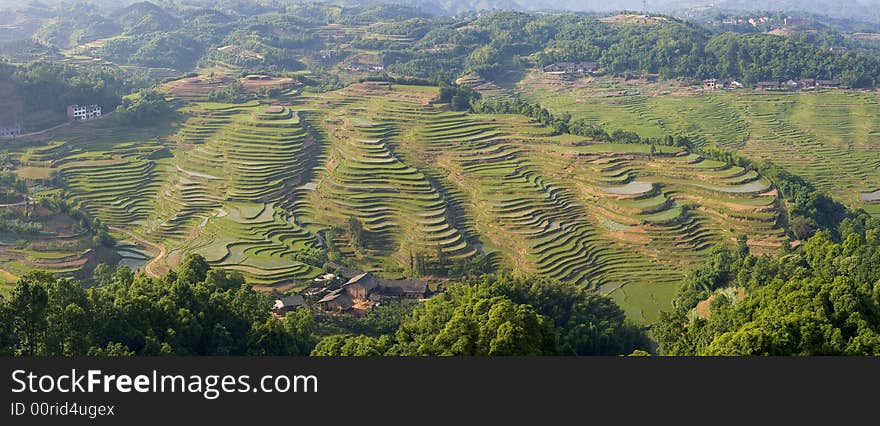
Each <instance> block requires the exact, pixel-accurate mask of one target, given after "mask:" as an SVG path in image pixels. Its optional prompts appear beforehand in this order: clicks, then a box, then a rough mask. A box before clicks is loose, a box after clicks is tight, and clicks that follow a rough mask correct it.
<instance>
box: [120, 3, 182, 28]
mask: <svg viewBox="0 0 880 426" xmlns="http://www.w3.org/2000/svg"><path fill="white" fill-rule="evenodd" d="M112 18H113V20H114V22H116V23H117V24H119V25H120V26H121V27H122V29H123V30H124V31H125V33H126V34H130V35H134V34H144V33H149V32H156V31H169V30H172V29H175V28H176V27H177V26H178V25H179V23H180V21H179V20H178V19H177V18H175V17H174V16H171V14H169V13H168V12H166V11H165V10H164V9H162V8H161V7H159V6H156V5H155V4H153V3H150V2H140V3H134V4H132V5H131V6H128V7H126V8H124V9H122V10H120V11H119V12H116V13H115V14H113V16H112Z"/></svg>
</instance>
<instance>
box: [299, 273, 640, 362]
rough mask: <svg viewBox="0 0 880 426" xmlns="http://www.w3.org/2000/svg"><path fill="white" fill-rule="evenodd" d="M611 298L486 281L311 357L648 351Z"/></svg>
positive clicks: (525, 282)
mask: <svg viewBox="0 0 880 426" xmlns="http://www.w3.org/2000/svg"><path fill="white" fill-rule="evenodd" d="M647 344H648V341H647V338H646V336H645V335H644V334H643V332H642V331H641V330H640V329H639V328H637V327H635V326H633V325H631V324H629V323H627V322H626V320H625V319H624V315H623V312H622V311H621V310H620V308H618V307H617V306H616V305H615V304H614V302H612V301H611V300H609V299H607V298H605V297H602V296H599V295H596V294H594V293H591V292H585V291H583V290H581V289H578V288H576V287H574V286H572V285H565V284H562V283H559V282H553V281H551V280H544V279H525V278H514V277H510V276H485V277H482V278H479V279H474V280H471V281H465V282H463V283H461V284H455V285H453V286H450V287H449V288H448V289H447V290H446V291H445V292H444V293H443V294H442V295H440V296H437V297H434V298H432V299H431V300H429V301H427V302H425V303H424V304H421V305H419V306H417V307H416V308H415V310H414V311H413V313H412V315H411V316H409V317H408V318H407V319H406V320H404V321H403V323H402V324H401V325H400V327H399V328H398V329H397V331H396V333H395V334H394V335H382V336H379V337H370V336H365V335H359V336H344V335H335V336H330V337H325V338H324V339H322V340H321V341H320V342H319V343H318V345H317V346H316V347H315V349H314V350H313V351H312V355H322V356H327V355H333V356H340V355H342V356H365V355H404V356H414V355H421V356H424V355H496V356H497V355H613V354H628V353H631V352H633V351H634V350H636V349H644V348H647Z"/></svg>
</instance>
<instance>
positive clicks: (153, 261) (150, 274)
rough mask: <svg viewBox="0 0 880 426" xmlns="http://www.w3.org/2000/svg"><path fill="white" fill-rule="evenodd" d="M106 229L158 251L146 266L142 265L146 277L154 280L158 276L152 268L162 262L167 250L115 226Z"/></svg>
mask: <svg viewBox="0 0 880 426" xmlns="http://www.w3.org/2000/svg"><path fill="white" fill-rule="evenodd" d="M108 228H110V229H111V230H113V231H116V232H120V233H123V234H125V235H127V236H129V237H130V238H131V239H133V240H135V241H137V242H138V243H140V244H143V245H145V246H149V247H152V248H154V249H156V250H158V252H159V254H157V255H155V256H154V257H153V258H152V259H151V260H150V261H149V262H147V264H146V265H144V272H145V273H146V274H147V276H148V277H153V278H156V277H158V276H159V274H158V273H156V272H155V271H154V269H153V268H154V266H155V265H156V263H157V262H159V261H160V260H162V258H164V257H165V255H166V254H167V250H165V246H161V245H159V244H156V243H153V242H150V241H147V240H146V239H144V238H143V237H141V236H139V235H137V234H135V233H133V232H130V231H126V230H125V229H122V228H119V227H116V226H108Z"/></svg>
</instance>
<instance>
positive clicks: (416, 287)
mask: <svg viewBox="0 0 880 426" xmlns="http://www.w3.org/2000/svg"><path fill="white" fill-rule="evenodd" d="M328 277H329V278H328ZM332 278H335V275H333V274H325V275H322V276H321V277H318V278H316V279H315V282H325V281H328V280H330V279H332ZM324 291H326V290H324ZM303 294H304V295H309V296H312V295H315V294H316V293H315V292H309V291H306V292H305V293H303ZM318 294H320V293H318ZM432 295H433V292H432V291H431V290H430V288H429V287H428V282H427V281H424V280H387V279H383V278H379V277H376V276H375V275H373V274H372V273H370V272H364V273H360V274H357V275H355V276H354V277H352V278H351V279H349V280H348V281H347V282H346V283H345V284H343V285H342V286H341V287H339V288H338V289H335V290H332V291H330V292H329V293H326V294H324V295H323V296H322V297H321V298H320V299H319V300H318V301H317V302H316V305H317V307H318V308H320V309H322V310H324V311H326V312H330V313H335V314H350V315H355V316H360V315H364V314H365V313H366V312H368V311H369V310H370V309H372V308H373V307H375V306H377V305H379V304H380V303H381V302H382V301H383V300H388V299H413V300H424V299H427V298H429V297H431V296H432ZM300 307H308V304H307V302H306V299H305V297H304V296H303V295H293V296H285V297H280V298H278V299H276V300H275V305H274V306H273V308H272V312H273V314H274V315H275V317H277V318H282V317H284V315H285V314H286V313H287V312H290V311H293V310H296V309H298V308H300Z"/></svg>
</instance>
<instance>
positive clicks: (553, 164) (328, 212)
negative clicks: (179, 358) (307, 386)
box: [22, 79, 786, 321]
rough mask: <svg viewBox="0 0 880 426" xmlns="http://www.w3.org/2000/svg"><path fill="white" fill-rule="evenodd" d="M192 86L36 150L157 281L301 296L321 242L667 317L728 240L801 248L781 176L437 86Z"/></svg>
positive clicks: (397, 266) (369, 258)
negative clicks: (564, 124)
mask: <svg viewBox="0 0 880 426" xmlns="http://www.w3.org/2000/svg"><path fill="white" fill-rule="evenodd" d="M217 81H223V80H219V79H218V80H217ZM174 87H175V88H178V87H180V86H179V85H176V86H174ZM172 93H175V94H176V93H184V96H185V98H186V99H188V100H189V101H187V102H185V103H182V104H181V105H182V106H181V108H180V114H181V116H182V117H185V118H184V119H182V120H181V121H180V122H179V123H177V124H176V125H175V127H174V128H173V131H171V132H168V133H167V134H146V133H148V132H145V134H136V133H135V134H132V133H127V134H125V135H124V136H122V135H121V134H120V133H119V130H121V129H118V128H115V127H113V125H111V124H106V123H94V124H90V126H92V127H94V128H89V129H88V134H89V135H90V136H89V137H85V135H82V136H80V135H78V134H76V133H73V134H71V132H69V131H64V132H61V131H59V132H57V133H49V134H46V135H41V136H40V138H41V139H42V140H45V141H47V144H46V145H42V146H39V147H36V148H30V149H28V150H26V152H25V153H24V154H23V155H22V159H23V162H24V163H27V164H34V165H37V164H39V165H42V166H44V167H48V168H49V169H50V170H51V171H53V172H56V171H57V173H58V175H59V176H61V177H62V178H63V179H64V180H65V182H66V183H67V186H68V188H69V190H70V193H71V195H72V197H73V200H75V202H76V203H77V204H78V205H81V206H82V207H83V208H84V209H85V210H86V211H88V212H89V213H91V214H93V215H94V216H95V217H97V218H99V219H100V220H102V221H103V222H104V223H106V224H107V225H109V226H110V227H111V228H110V229H111V232H114V233H116V234H118V235H119V236H120V240H121V241H123V242H124V245H123V248H122V249H120V250H119V253H118V254H119V256H120V257H121V258H123V259H129V262H130V264H132V265H137V266H142V265H144V263H145V262H146V261H147V258H149V259H151V260H150V262H149V264H148V265H147V266H148V267H147V269H148V271H149V272H150V273H162V272H164V271H167V270H169V269H170V268H172V267H174V266H176V265H177V264H178V263H179V262H180V260H181V259H182V258H183V256H184V255H185V254H187V253H199V254H201V255H203V256H204V257H205V258H206V259H207V260H208V261H209V262H210V263H211V264H213V265H217V266H222V267H224V268H229V269H234V270H238V271H241V272H242V273H243V274H244V275H245V276H246V277H247V279H248V282H250V283H252V284H254V285H256V286H260V287H263V288H267V289H268V288H277V289H280V290H284V291H288V290H296V289H300V290H301V289H303V288H305V287H306V286H307V285H308V284H309V281H310V280H311V279H312V278H314V277H316V276H318V275H319V274H320V273H322V262H321V261H320V260H318V258H319V257H320V256H319V255H318V254H317V253H318V252H319V251H321V250H330V251H331V252H332V253H334V255H335V256H337V257H338V258H345V259H347V260H349V261H350V262H351V265H352V266H353V267H356V268H358V269H361V270H370V271H377V272H378V273H380V274H383V275H387V276H388V277H389V278H402V277H405V276H413V275H431V274H432V273H434V272H435V270H436V268H437V267H439V266H437V265H444V266H443V267H446V268H450V267H454V265H456V264H464V263H467V262H486V263H488V264H489V265H491V267H503V268H513V269H515V270H521V271H523V272H528V273H536V274H542V275H546V276H549V277H553V278H557V279H560V280H565V281H571V282H574V283H577V284H579V285H583V286H586V287H588V288H593V289H597V290H599V291H600V292H603V293H607V294H610V295H611V296H612V297H614V298H615V299H616V300H618V301H619V303H621V304H622V306H624V308H625V309H626V311H627V312H628V314H629V315H630V316H632V317H633V318H636V319H639V320H642V321H651V320H653V319H655V318H656V314H657V312H658V310H659V309H661V308H662V307H664V306H665V305H666V304H668V303H669V300H670V299H671V297H672V294H673V292H674V291H675V289H676V283H677V282H678V281H679V280H681V278H682V277H683V274H684V272H685V271H687V270H688V269H689V268H691V267H693V266H694V265H696V264H698V263H699V262H701V259H702V256H701V254H702V253H705V252H706V251H707V250H708V248H710V247H711V246H712V245H714V244H716V243H718V242H729V243H730V244H734V243H735V241H736V239H737V236H738V235H740V234H747V235H749V244H750V245H751V246H752V247H753V249H754V250H755V251H757V252H759V253H760V252H770V251H773V250H775V249H778V248H779V247H780V246H781V244H786V243H785V241H786V238H785V229H784V228H783V227H782V225H781V224H780V223H778V216H779V215H780V213H781V211H782V202H781V200H780V198H779V196H778V193H777V191H776V190H775V189H774V187H773V184H772V183H771V182H770V181H768V180H767V179H765V178H763V177H762V176H760V175H758V174H757V173H755V172H754V171H752V170H746V169H744V168H742V167H739V166H733V165H729V164H725V163H723V162H719V161H715V160H711V159H707V158H704V157H702V156H700V155H698V154H694V153H690V152H688V151H687V150H686V149H685V148H679V147H669V146H659V147H657V150H656V151H655V152H653V153H652V152H650V150H649V148H650V146H649V145H639V144H619V143H600V142H595V141H590V140H588V139H586V138H582V137H575V136H572V135H554V132H553V131H552V130H551V129H548V128H546V127H544V126H542V125H540V124H538V123H535V122H533V121H532V120H530V119H528V118H526V117H523V116H518V115H510V114H470V113H466V112H455V111H450V110H449V109H448V107H447V106H446V105H443V104H436V103H435V102H434V99H435V98H436V96H437V89H436V88H433V87H425V86H406V85H398V84H389V83H381V82H376V83H371V82H367V83H359V84H354V85H351V86H349V87H347V88H345V89H341V90H337V91H333V92H328V93H325V94H309V93H300V94H296V93H287V94H286V95H285V96H283V98H282V99H275V100H269V101H266V102H262V103H259V102H256V101H250V102H247V103H237V104H225V103H216V102H208V101H205V100H192V99H194V98H193V97H192V96H193V95H192V93H194V92H192V91H183V92H180V91H179V90H178V91H176V92H175V91H172ZM352 224H357V225H355V229H352ZM125 247H128V248H125ZM145 255H147V256H145ZM414 259H420V261H421V262H422V263H426V264H428V265H435V266H431V267H433V268H435V270H432V269H430V268H431V267H427V268H422V270H416V269H415V268H416V265H415V263H416V262H415V261H414Z"/></svg>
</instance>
